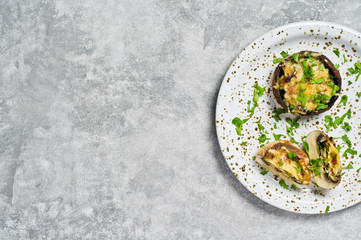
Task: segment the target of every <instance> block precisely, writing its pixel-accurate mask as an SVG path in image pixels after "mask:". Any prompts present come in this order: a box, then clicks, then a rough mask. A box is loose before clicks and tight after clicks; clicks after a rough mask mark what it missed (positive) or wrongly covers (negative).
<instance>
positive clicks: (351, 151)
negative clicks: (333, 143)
mask: <svg viewBox="0 0 361 240" xmlns="http://www.w3.org/2000/svg"><path fill="white" fill-rule="evenodd" d="M347 153H349V154H351V155H355V154H357V151H356V150H352V149H351V148H347V149H346V151H345V152H344V153H343V154H342V156H343V157H346V156H347Z"/></svg>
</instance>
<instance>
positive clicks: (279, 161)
mask: <svg viewBox="0 0 361 240" xmlns="http://www.w3.org/2000/svg"><path fill="white" fill-rule="evenodd" d="M289 152H290V151H288V149H287V148H286V147H281V148H280V149H278V150H275V149H270V150H268V152H267V154H266V155H265V160H266V161H267V162H269V163H270V164H272V165H273V166H275V167H277V168H278V169H279V170H281V171H283V172H284V173H286V174H287V175H290V176H292V177H294V178H295V179H297V180H298V181H302V179H303V176H302V169H301V166H300V164H299V162H298V161H297V160H292V159H290V158H289V157H288V153H289Z"/></svg>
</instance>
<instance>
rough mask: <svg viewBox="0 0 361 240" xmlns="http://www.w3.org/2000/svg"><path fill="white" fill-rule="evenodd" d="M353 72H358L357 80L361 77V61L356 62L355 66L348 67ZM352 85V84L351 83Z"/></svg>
mask: <svg viewBox="0 0 361 240" xmlns="http://www.w3.org/2000/svg"><path fill="white" fill-rule="evenodd" d="M347 70H348V71H349V72H350V73H351V74H357V76H356V80H355V81H357V80H358V78H359V77H360V75H361V63H360V62H356V63H355V68H348V69H347ZM349 85H350V84H349Z"/></svg>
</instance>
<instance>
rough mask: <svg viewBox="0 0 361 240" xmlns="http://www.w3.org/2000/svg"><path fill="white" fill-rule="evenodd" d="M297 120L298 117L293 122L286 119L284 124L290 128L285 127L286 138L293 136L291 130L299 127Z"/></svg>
mask: <svg viewBox="0 0 361 240" xmlns="http://www.w3.org/2000/svg"><path fill="white" fill-rule="evenodd" d="M299 119H300V117H297V118H296V119H294V120H292V119H291V118H286V122H287V123H288V124H289V125H290V126H286V131H287V135H288V136H293V135H294V134H293V130H294V129H296V128H298V127H299V126H300V124H299V123H298V120H299Z"/></svg>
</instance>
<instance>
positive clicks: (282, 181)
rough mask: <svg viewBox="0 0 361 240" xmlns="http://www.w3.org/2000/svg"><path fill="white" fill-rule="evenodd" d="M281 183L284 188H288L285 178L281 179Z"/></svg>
mask: <svg viewBox="0 0 361 240" xmlns="http://www.w3.org/2000/svg"><path fill="white" fill-rule="evenodd" d="M279 184H280V185H281V187H283V188H284V189H288V186H287V184H286V182H285V180H283V179H281V180H280V181H279Z"/></svg>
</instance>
